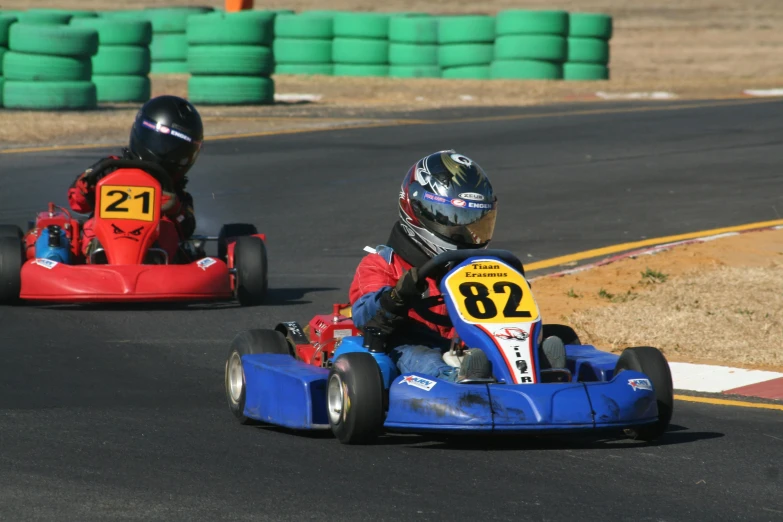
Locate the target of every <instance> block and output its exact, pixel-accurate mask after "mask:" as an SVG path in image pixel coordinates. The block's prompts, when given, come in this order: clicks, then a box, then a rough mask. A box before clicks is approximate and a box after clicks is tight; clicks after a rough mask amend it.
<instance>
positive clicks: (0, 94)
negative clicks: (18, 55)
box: [0, 76, 5, 107]
mask: <svg viewBox="0 0 783 522" xmlns="http://www.w3.org/2000/svg"><path fill="white" fill-rule="evenodd" d="M4 84H5V79H4V78H3V77H2V76H0V107H2V106H3V85H4Z"/></svg>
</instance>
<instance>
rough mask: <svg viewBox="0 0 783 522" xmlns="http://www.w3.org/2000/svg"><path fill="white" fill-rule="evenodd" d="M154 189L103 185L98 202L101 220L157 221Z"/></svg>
mask: <svg viewBox="0 0 783 522" xmlns="http://www.w3.org/2000/svg"><path fill="white" fill-rule="evenodd" d="M155 192H156V191H155V188H154V187H134V186H129V185H103V186H101V191H100V201H99V202H98V216H99V217H100V218H101V219H130V220H134V221H147V222H152V221H154V220H155V201H156V194H155Z"/></svg>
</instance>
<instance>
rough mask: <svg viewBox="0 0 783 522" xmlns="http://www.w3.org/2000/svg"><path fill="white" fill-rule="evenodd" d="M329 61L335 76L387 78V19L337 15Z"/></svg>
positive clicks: (366, 15)
mask: <svg viewBox="0 0 783 522" xmlns="http://www.w3.org/2000/svg"><path fill="white" fill-rule="evenodd" d="M332 60H333V61H334V75H335V76H388V75H389V16H388V15H385V14H378V13H336V14H335V15H334V40H333V42H332Z"/></svg>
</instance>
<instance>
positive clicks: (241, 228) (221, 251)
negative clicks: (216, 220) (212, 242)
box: [217, 223, 258, 261]
mask: <svg viewBox="0 0 783 522" xmlns="http://www.w3.org/2000/svg"><path fill="white" fill-rule="evenodd" d="M255 234H258V229H257V228H256V226H255V225H252V224H250V223H228V224H226V225H223V226H222V227H220V232H219V233H218V240H217V247H218V258H220V259H222V260H223V261H225V260H226V256H227V255H228V240H229V239H230V238H237V237H243V236H252V235H255Z"/></svg>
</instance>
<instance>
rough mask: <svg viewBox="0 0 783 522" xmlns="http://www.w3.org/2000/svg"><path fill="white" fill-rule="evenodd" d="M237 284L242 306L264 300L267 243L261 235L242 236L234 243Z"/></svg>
mask: <svg viewBox="0 0 783 522" xmlns="http://www.w3.org/2000/svg"><path fill="white" fill-rule="evenodd" d="M234 268H235V269H236V284H235V285H234V292H235V295H236V298H237V300H238V301H239V304H241V305H242V306H255V305H260V304H261V303H263V302H264V298H265V297H266V291H267V257H266V245H264V242H263V241H262V240H261V238H259V237H240V238H238V239H237V242H236V245H234Z"/></svg>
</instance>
